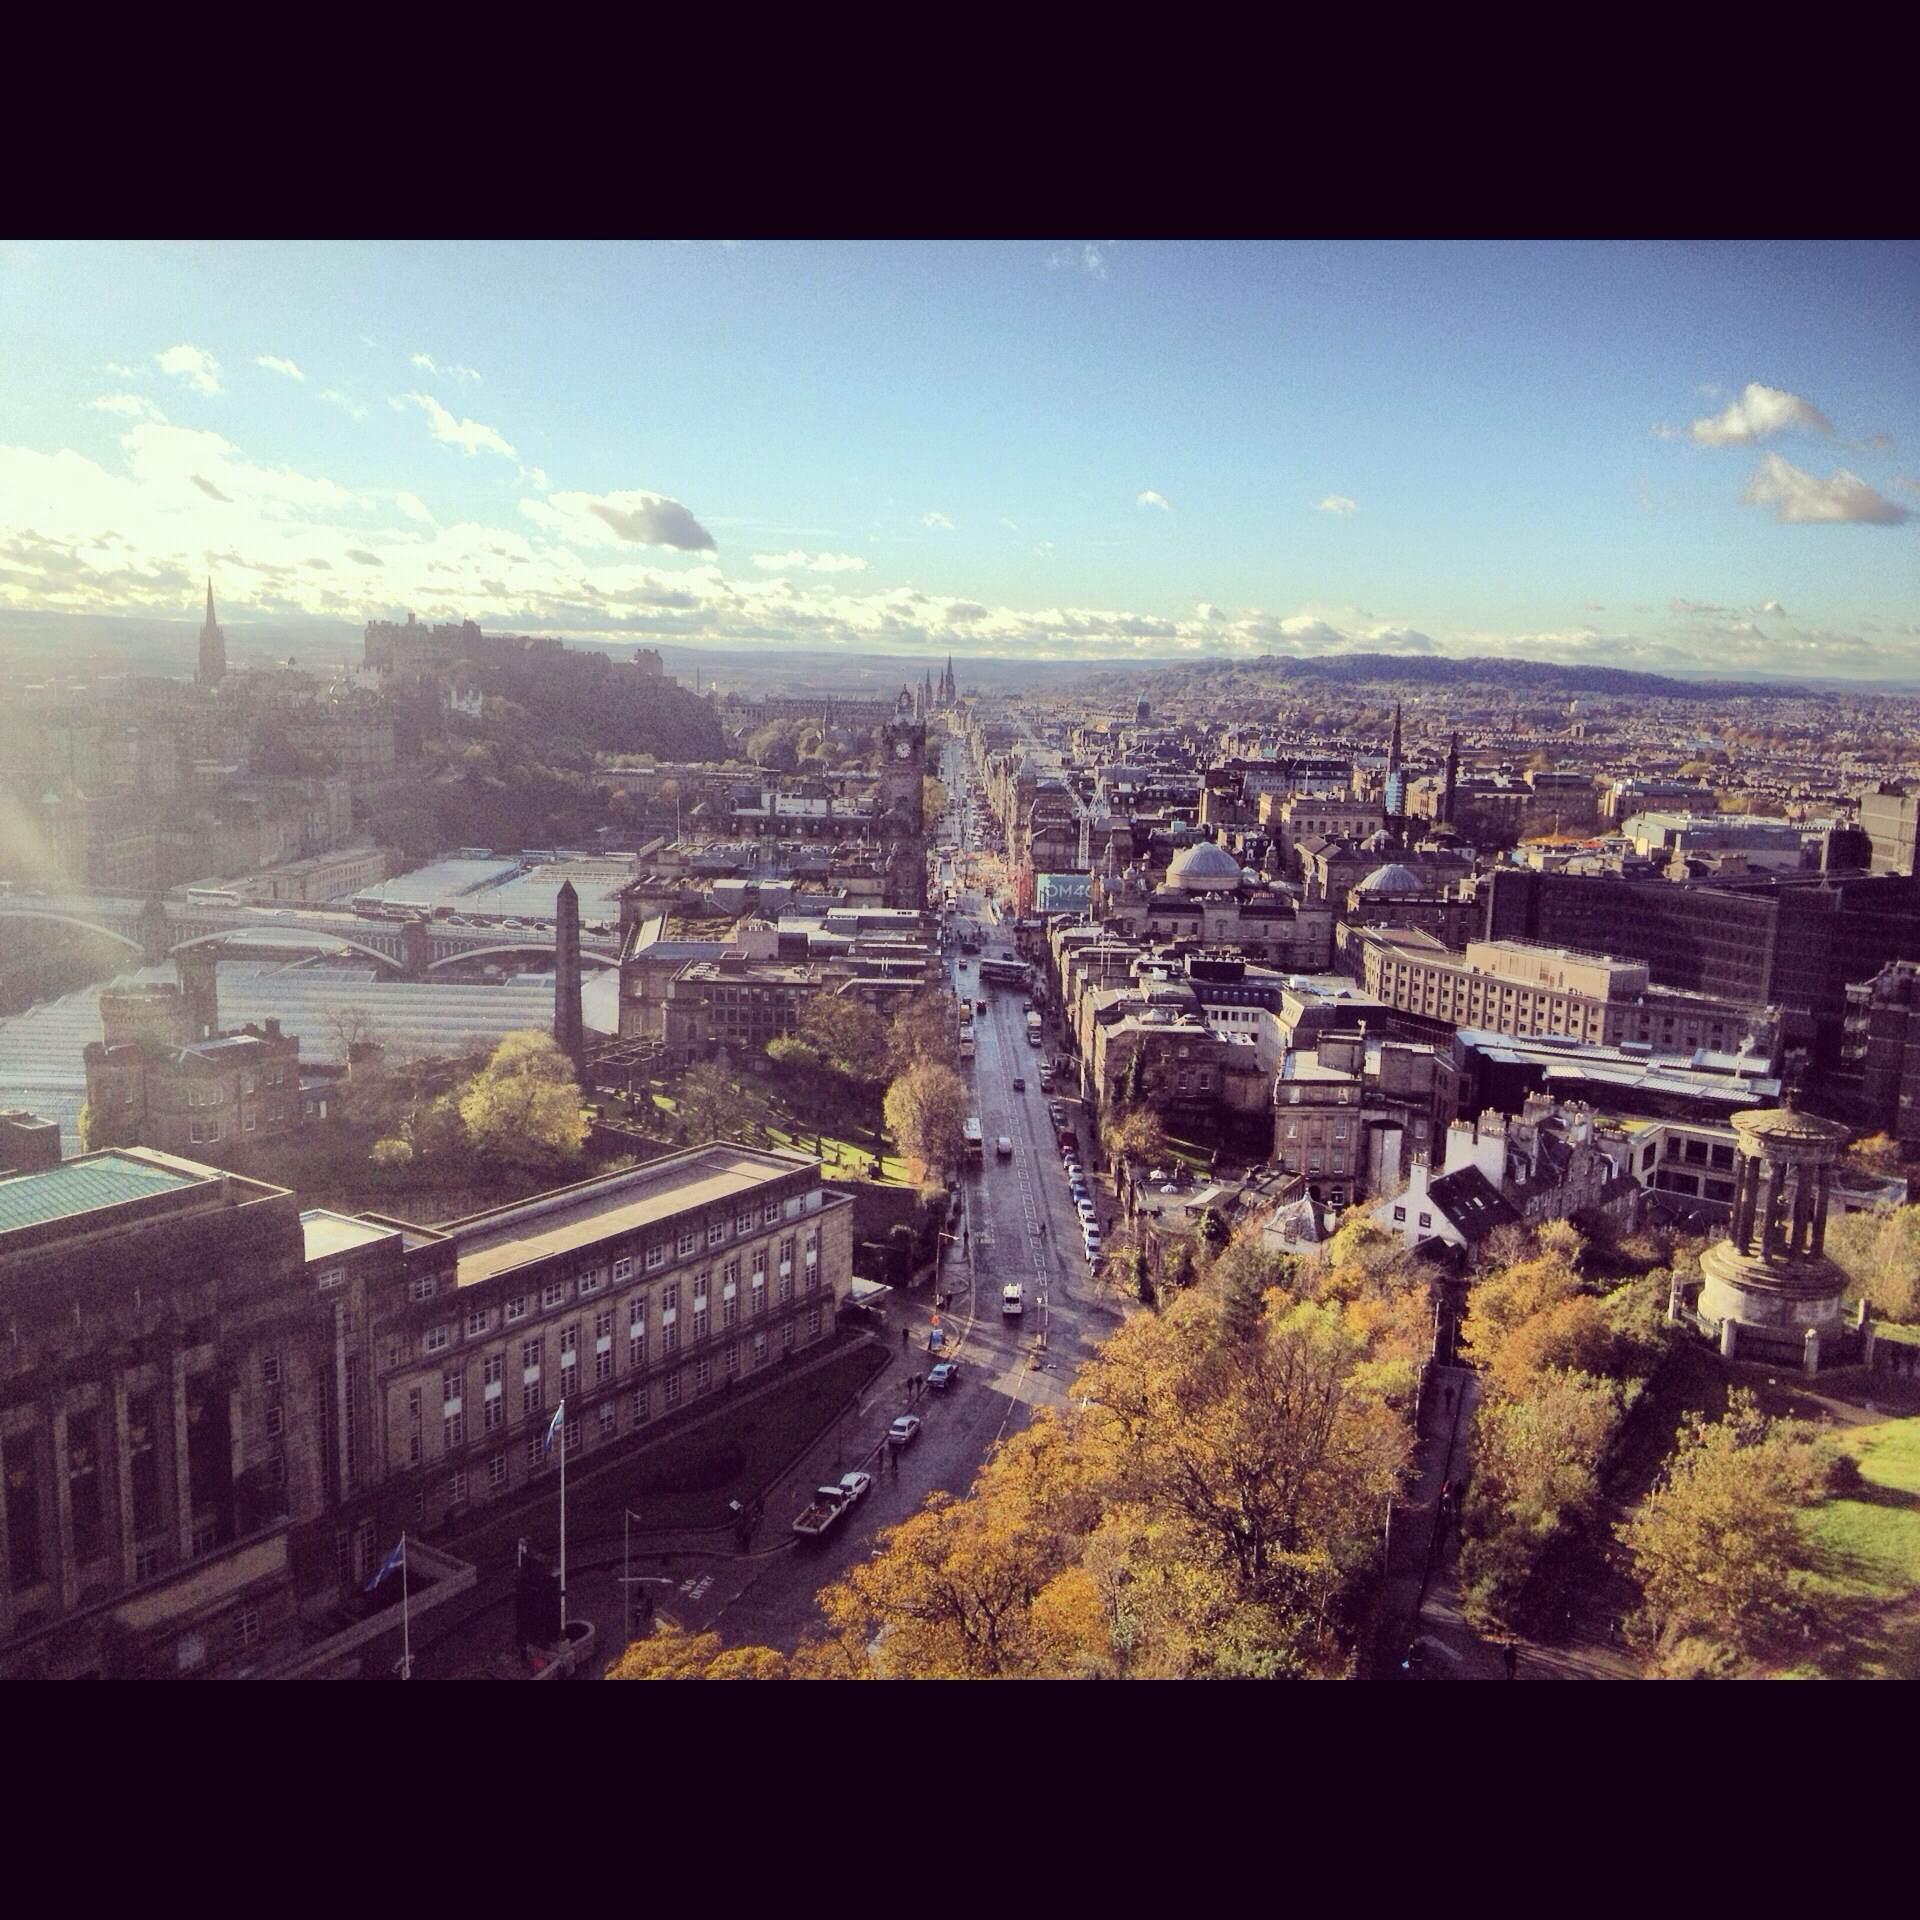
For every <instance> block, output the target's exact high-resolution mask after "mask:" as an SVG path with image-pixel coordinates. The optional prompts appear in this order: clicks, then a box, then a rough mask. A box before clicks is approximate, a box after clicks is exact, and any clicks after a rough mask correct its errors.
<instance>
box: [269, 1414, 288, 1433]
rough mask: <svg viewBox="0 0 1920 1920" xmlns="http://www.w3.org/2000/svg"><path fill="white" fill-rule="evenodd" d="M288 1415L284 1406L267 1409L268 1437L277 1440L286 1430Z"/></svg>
mask: <svg viewBox="0 0 1920 1920" xmlns="http://www.w3.org/2000/svg"><path fill="white" fill-rule="evenodd" d="M286 1425H287V1415H286V1410H285V1408H283V1407H269V1408H268V1409H267V1438H268V1439H269V1440H277V1439H279V1437H280V1436H281V1434H283V1433H284V1432H285V1431H286Z"/></svg>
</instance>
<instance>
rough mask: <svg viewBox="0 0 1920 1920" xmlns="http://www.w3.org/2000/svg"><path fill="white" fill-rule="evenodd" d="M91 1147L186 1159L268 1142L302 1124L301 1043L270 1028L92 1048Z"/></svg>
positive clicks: (88, 1061) (273, 1024)
mask: <svg viewBox="0 0 1920 1920" xmlns="http://www.w3.org/2000/svg"><path fill="white" fill-rule="evenodd" d="M84 1059H85V1065H86V1073H87V1110H88V1113H89V1114H90V1116H91V1120H90V1125H91V1127H92V1129H93V1131H92V1138H93V1139H95V1140H97V1141H103V1142H104V1141H114V1142H116V1143H118V1144H120V1145H122V1146H143V1147H156V1148H158V1149H160V1151H162V1152H164V1153H179V1154H191V1153H195V1152H199V1151H203V1150H205V1149H208V1148H216V1147H218V1148H225V1149H228V1150H231V1149H232V1148H234V1147H236V1146H250V1145H253V1144H255V1143H256V1142H259V1141H265V1140H272V1139H277V1138H279V1137H281V1136H282V1135H285V1134H288V1133H291V1132H294V1131H295V1130H296V1129H298V1128H299V1127H301V1126H303V1125H304V1124H305V1112H304V1108H303V1104H302V1101H301V1096H300V1042H299V1041H298V1040H297V1039H295V1038H294V1037H293V1036H292V1035H291V1034H285V1033H282V1032H281V1031H280V1022H279V1021H278V1020H268V1021H267V1022H266V1023H265V1024H264V1026H259V1027H242V1028H239V1029H237V1030H236V1031H235V1032H232V1033H223V1034H217V1035H215V1036H214V1037H213V1038H211V1039H207V1040H199V1041H194V1042H190V1043H189V1044H187V1045H185V1046H179V1047H175V1046H171V1045H156V1044H154V1043H152V1042H150V1041H137V1040H135V1041H123V1042H121V1043H120V1044H118V1045H114V1046H108V1045H105V1044H104V1043H102V1042H101V1041H98V1040H94V1041H90V1042H89V1043H88V1045H87V1048H86V1051H85V1055H84Z"/></svg>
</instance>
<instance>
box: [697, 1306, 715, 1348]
mask: <svg viewBox="0 0 1920 1920" xmlns="http://www.w3.org/2000/svg"><path fill="white" fill-rule="evenodd" d="M711 1320H712V1315H711V1314H709V1313H708V1311H707V1309H706V1308H705V1307H695V1308H694V1310H693V1337H694V1338H695V1339H696V1340H704V1339H705V1338H706V1337H707V1333H708V1331H709V1327H710V1323H711Z"/></svg>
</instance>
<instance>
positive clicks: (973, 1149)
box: [963, 1114, 986, 1161]
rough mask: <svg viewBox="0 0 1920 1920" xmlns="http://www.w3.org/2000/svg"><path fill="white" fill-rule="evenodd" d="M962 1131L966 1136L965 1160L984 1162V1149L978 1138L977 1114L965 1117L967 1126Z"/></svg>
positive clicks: (978, 1120)
mask: <svg viewBox="0 0 1920 1920" xmlns="http://www.w3.org/2000/svg"><path fill="white" fill-rule="evenodd" d="M963 1131H964V1133H965V1134H966V1136H967V1158H968V1159H969V1160H975V1161H984V1160H985V1159H986V1147H985V1143H984V1142H983V1141H982V1140H981V1138H980V1117H979V1115H978V1114H969V1115H968V1116H967V1124H966V1126H965V1128H964V1129H963Z"/></svg>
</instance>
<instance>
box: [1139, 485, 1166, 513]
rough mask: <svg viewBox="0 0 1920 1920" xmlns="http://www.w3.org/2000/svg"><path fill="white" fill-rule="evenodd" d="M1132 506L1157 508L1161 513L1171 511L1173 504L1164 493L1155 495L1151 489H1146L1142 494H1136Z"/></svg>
mask: <svg viewBox="0 0 1920 1920" xmlns="http://www.w3.org/2000/svg"><path fill="white" fill-rule="evenodd" d="M1133 504H1134V505H1135V506H1136V507H1158V508H1159V509H1160V511H1161V512H1162V513H1171V512H1172V511H1173V502H1172V501H1171V500H1169V499H1168V498H1167V496H1166V495H1165V494H1164V493H1156V492H1155V491H1154V490H1153V488H1151V487H1148V488H1147V489H1146V491H1145V492H1144V493H1136V494H1135V495H1134V496H1133Z"/></svg>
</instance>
